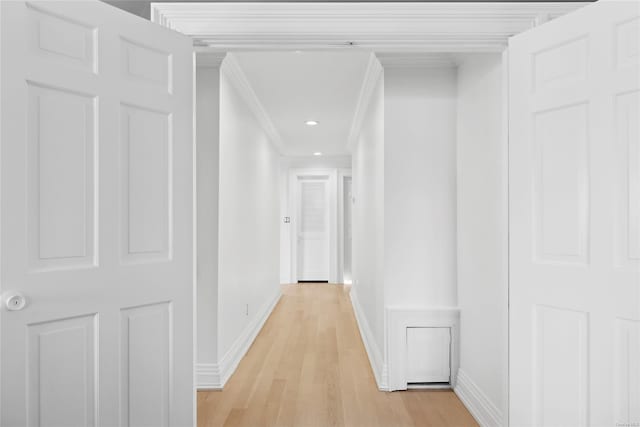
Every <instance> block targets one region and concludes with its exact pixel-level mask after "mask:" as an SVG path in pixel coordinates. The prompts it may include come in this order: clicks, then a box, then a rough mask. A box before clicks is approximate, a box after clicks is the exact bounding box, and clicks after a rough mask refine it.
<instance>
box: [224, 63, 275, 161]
mask: <svg viewBox="0 0 640 427" xmlns="http://www.w3.org/2000/svg"><path fill="white" fill-rule="evenodd" d="M220 71H221V72H223V73H224V74H225V75H226V76H227V77H228V78H229V81H230V82H231V83H232V84H233V86H234V87H235V88H236V89H237V91H238V93H239V94H240V96H241V97H242V99H244V101H245V102H246V103H247V105H248V106H249V108H250V109H251V111H252V112H253V114H254V115H255V116H256V119H257V120H258V122H259V123H260V126H261V127H262V128H263V130H264V131H265V133H266V134H267V136H268V137H269V140H270V141H271V143H272V144H273V145H274V147H275V149H276V151H278V152H279V153H280V154H282V153H283V152H284V143H283V142H282V138H281V137H280V133H279V132H278V130H277V129H276V127H275V125H274V124H273V122H272V121H271V117H269V114H268V113H267V110H265V108H264V106H263V105H262V102H260V99H259V98H258V95H256V93H255V92H254V90H253V88H252V87H251V84H250V83H249V80H248V79H247V76H246V75H245V74H244V71H242V67H240V64H239V63H238V60H237V59H236V57H235V55H234V54H232V53H228V54H227V55H226V57H225V58H224V60H223V61H222V65H221V66H220Z"/></svg>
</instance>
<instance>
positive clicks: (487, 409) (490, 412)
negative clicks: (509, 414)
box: [454, 369, 504, 427]
mask: <svg viewBox="0 0 640 427" xmlns="http://www.w3.org/2000/svg"><path fill="white" fill-rule="evenodd" d="M454 392H455V393H456V394H457V395H458V397H459V398H460V400H461V401H462V403H464V406H466V407H467V409H468V410H469V412H471V415H473V417H474V418H475V419H476V421H477V422H478V424H480V425H481V426H482V427H500V426H502V425H504V418H503V414H502V412H501V411H500V410H499V409H498V408H497V407H496V405H494V404H493V403H492V402H491V400H489V398H488V397H487V395H486V394H484V392H483V391H482V390H481V389H480V387H478V386H477V385H476V383H475V382H473V380H472V379H471V378H469V376H467V374H466V373H465V372H464V371H463V370H462V369H459V370H458V383H457V384H456V387H455V388H454Z"/></svg>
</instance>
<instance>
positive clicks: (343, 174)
mask: <svg viewBox="0 0 640 427" xmlns="http://www.w3.org/2000/svg"><path fill="white" fill-rule="evenodd" d="M346 178H351V179H353V178H352V175H351V169H343V168H340V169H338V200H337V205H338V283H342V284H344V254H345V252H346V247H345V241H344V208H345V206H344V182H345V179H346ZM352 185H353V180H352ZM352 227H353V219H352ZM351 252H352V253H351V269H352V270H353V248H352V249H351ZM351 274H352V276H353V271H352V272H351Z"/></svg>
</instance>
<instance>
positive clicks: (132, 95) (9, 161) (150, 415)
mask: <svg viewBox="0 0 640 427" xmlns="http://www.w3.org/2000/svg"><path fill="white" fill-rule="evenodd" d="M0 7H1V26H0V27H1V49H0V51H1V59H2V81H1V84H2V112H1V116H0V120H1V128H2V129H1V164H0V167H1V194H2V206H1V211H0V214H1V217H2V219H1V238H0V248H1V258H0V270H1V275H0V286H1V288H2V292H3V297H5V299H6V297H7V296H8V295H10V294H11V293H13V292H19V293H21V294H22V295H23V296H24V297H25V298H26V306H25V307H24V308H23V309H22V310H19V311H9V310H8V309H7V308H6V307H5V305H4V304H5V302H6V301H3V307H2V309H1V310H0V323H1V325H0V326H1V331H0V339H1V372H2V377H1V388H0V393H1V411H2V414H1V424H2V425H3V426H12V427H14V426H27V425H29V426H95V425H98V424H99V425H103V426H115V425H149V426H151V425H153V426H167V425H174V426H176V425H181V426H187V425H193V423H194V409H193V408H194V404H193V402H194V391H193V390H194V389H193V304H192V298H193V297H192V295H193V284H192V269H193V268H192V267H193V262H192V260H193V254H192V240H193V238H192V231H193V230H192V199H193V196H192V188H193V182H192V145H193V142H192V111H191V109H192V106H191V105H192V101H191V98H192V62H193V59H192V47H191V40H190V39H188V38H187V37H184V36H182V35H179V34H178V33H175V32H173V31H169V30H167V29H165V28H161V27H159V26H157V25H155V24H152V23H150V22H148V21H145V20H143V19H141V18H138V17H135V16H133V15H129V14H127V13H125V12H123V11H121V10H118V9H115V8H113V7H111V6H108V5H107V4H105V3H102V2H98V1H83V2H49V1H47V2H36V3H31V2H29V3H26V2H22V1H12V2H2V3H0ZM12 301H13V302H14V303H15V304H14V305H15V306H16V308H19V305H20V300H19V298H17V299H14V300H12Z"/></svg>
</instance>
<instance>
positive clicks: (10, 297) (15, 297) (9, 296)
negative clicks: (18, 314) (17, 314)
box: [2, 291, 27, 311]
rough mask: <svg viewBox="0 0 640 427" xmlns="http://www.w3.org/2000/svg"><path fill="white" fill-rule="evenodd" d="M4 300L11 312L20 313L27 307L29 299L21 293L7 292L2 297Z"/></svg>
mask: <svg viewBox="0 0 640 427" xmlns="http://www.w3.org/2000/svg"><path fill="white" fill-rule="evenodd" d="M2 300H3V301H4V306H5V307H7V310H9V311H20V310H22V309H23V308H24V307H25V306H26V305H27V299H26V298H25V296H24V295H22V294H21V293H20V292H15V291H8V292H5V293H4V294H3V295H2Z"/></svg>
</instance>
